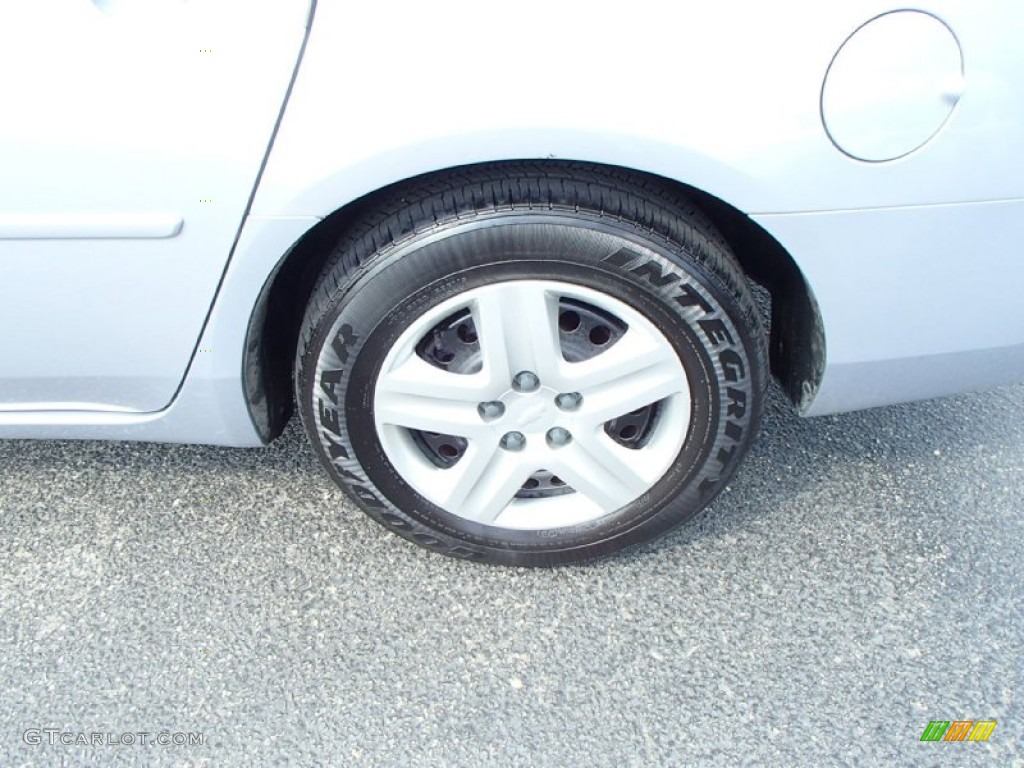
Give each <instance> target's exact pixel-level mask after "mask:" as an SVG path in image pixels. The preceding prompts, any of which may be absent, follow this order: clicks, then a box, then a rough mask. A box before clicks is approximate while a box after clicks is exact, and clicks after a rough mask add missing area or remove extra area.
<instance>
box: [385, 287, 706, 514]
mask: <svg viewBox="0 0 1024 768" xmlns="http://www.w3.org/2000/svg"><path fill="white" fill-rule="evenodd" d="M689 394H690V393H689V387H688V384H687V379H686V373H685V370H684V368H683V365H682V362H681V361H680V359H679V357H678V354H677V353H676V351H675V348H674V347H673V345H672V344H670V343H669V341H668V339H667V338H666V337H665V336H664V334H662V333H661V331H660V330H658V328H657V327H656V326H655V325H654V324H653V323H652V322H651V321H650V320H649V319H647V318H646V317H645V316H644V315H642V314H641V313H640V312H638V311H637V310H636V309H634V308H633V307H631V306H630V305H628V304H626V303H625V302H623V301H621V300H619V299H617V298H614V297H612V296H609V295H607V294H604V293H602V292H598V291H595V290H591V289H588V288H583V287H581V286H576V285H573V284H570V283H562V282H555V281H547V280H517V281H509V282H502V283H495V284H492V285H488V286H484V287H480V288H475V289H471V290H469V291H466V292H465V293H462V294H460V295H458V296H456V297H454V298H452V299H450V300H448V301H445V302H443V303H442V304H440V305H439V306H437V307H434V308H433V309H432V310H430V311H428V312H426V313H425V314H423V315H422V316H421V317H419V318H418V319H417V320H416V321H414V322H413V324H412V325H411V326H410V327H409V328H407V329H406V331H405V332H404V333H403V334H402V335H401V337H400V338H399V339H398V340H397V342H396V343H395V344H394V345H393V346H392V348H391V350H390V351H389V352H388V355H387V356H386V358H385V360H384V364H383V366H382V369H381V373H380V376H379V378H378V380H377V385H376V390H375V393H374V420H375V424H376V428H377V433H378V436H379V438H380V440H381V443H382V445H383V447H384V451H385V453H386V454H387V456H388V458H389V460H390V461H391V463H392V465H393V466H394V467H395V469H396V470H397V471H398V473H399V474H400V475H401V476H402V478H403V479H404V480H405V481H406V482H407V483H408V484H409V485H410V486H412V487H413V488H414V489H415V490H416V491H417V492H418V493H419V494H420V495H422V496H424V497H426V498H427V499H429V500H430V501H431V502H433V503H434V504H436V505H438V506H439V507H441V508H443V509H444V510H446V511H447V512H449V513H451V514H454V515H458V516H459V517H462V518H465V519H467V520H472V521H475V522H479V523H481V524H485V525H493V526H500V527H504V528H515V529H532V530H540V529H550V528H558V527H562V526H567V525H577V524H580V523H584V522H587V521H590V520H594V519H597V518H599V517H602V516H604V515H607V514H610V513H613V512H615V511H616V510H618V509H619V508H621V507H623V506H625V505H627V504H629V503H630V502H632V501H634V500H635V499H637V498H638V497H640V496H641V495H643V494H644V493H646V492H647V491H648V490H650V488H651V487H652V486H653V485H654V484H655V483H656V482H657V481H658V480H659V479H660V478H661V476H662V475H663V474H664V473H665V471H666V470H667V469H668V468H669V467H670V466H671V465H672V463H673V462H674V461H675V459H676V457H677V455H678V453H679V450H680V448H681V447H682V444H683V441H684V440H685V437H686V433H687V429H688V426H689V418H690V397H689Z"/></svg>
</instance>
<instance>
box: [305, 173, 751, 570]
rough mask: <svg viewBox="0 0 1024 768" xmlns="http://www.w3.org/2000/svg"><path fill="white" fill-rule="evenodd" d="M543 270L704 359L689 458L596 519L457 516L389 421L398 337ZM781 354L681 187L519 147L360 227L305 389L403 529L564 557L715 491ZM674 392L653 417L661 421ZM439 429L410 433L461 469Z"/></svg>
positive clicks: (325, 441)
mask: <svg viewBox="0 0 1024 768" xmlns="http://www.w3.org/2000/svg"><path fill="white" fill-rule="evenodd" d="M537 280H546V281H552V283H551V284H554V285H562V286H568V285H570V284H572V285H573V286H578V287H579V290H581V291H586V290H589V291H591V292H593V293H592V295H594V296H598V295H600V296H602V297H608V301H609V302H617V303H615V304H614V306H623V307H628V308H629V309H630V310H631V311H636V312H639V313H640V315H642V317H643V318H644V319H645V320H646V321H647V322H649V323H650V324H651V326H652V327H653V328H655V329H657V331H658V332H660V333H661V334H663V337H664V339H665V340H667V341H668V343H669V345H670V346H671V351H672V352H673V353H674V355H675V357H676V358H678V360H679V361H680V363H681V365H682V369H683V370H685V372H686V379H687V382H688V387H689V400H688V401H687V402H688V407H689V422H688V423H689V426H688V429H685V430H681V431H685V436H680V437H679V438H678V439H679V440H681V447H680V448H679V450H678V454H674V455H675V458H674V459H673V460H672V461H671V466H669V467H668V469H667V470H665V471H664V474H662V475H661V476H660V478H659V479H657V480H656V481H655V482H653V484H652V485H651V486H650V487H649V488H648V489H647V490H646V491H644V492H643V493H642V494H641V495H640V496H639V497H637V498H635V499H634V500H633V501H631V502H628V503H626V504H625V505H624V506H622V507H621V508H618V509H615V510H614V511H612V512H608V513H607V514H602V515H601V516H599V517H596V518H595V519H588V520H587V521H585V522H583V523H580V524H572V525H566V526H562V527H556V528H537V529H527V530H521V529H514V528H507V527H501V526H496V525H489V524H482V523H480V522H477V521H474V520H470V519H468V518H466V517H463V516H460V515H458V514H453V513H452V512H450V511H448V510H446V509H444V508H442V507H441V506H439V505H438V504H435V503H433V502H432V501H430V500H428V499H427V498H426V497H425V496H424V494H423V493H421V492H420V491H422V490H423V486H422V484H421V485H417V484H416V483H415V482H413V481H411V480H410V481H408V482H407V478H406V477H405V475H403V472H401V471H399V469H396V466H395V465H394V464H393V463H392V461H391V457H389V454H388V452H387V450H385V447H384V443H386V442H387V441H386V440H384V442H383V443H382V437H381V434H379V433H378V429H377V428H376V427H375V412H374V403H375V400H374V397H375V391H376V387H377V381H378V377H379V376H382V375H383V374H382V365H383V364H384V362H385V359H386V358H387V359H390V358H388V355H389V353H390V352H391V350H392V347H393V346H394V345H395V342H396V340H397V339H398V338H399V337H400V336H401V334H402V333H403V332H404V331H405V330H406V328H408V327H410V325H411V324H414V323H416V322H417V318H421V317H423V316H424V313H425V312H428V311H430V309H431V308H432V307H436V306H437V305H439V304H441V303H442V302H445V301H449V300H451V301H458V298H457V297H461V296H464V295H465V296H468V295H471V293H472V291H477V290H481V289H484V290H486V289H485V287H486V286H494V285H498V284H504V283H509V284H510V285H512V284H513V283H512V282H511V281H537ZM516 284H519V285H533V284H534V283H516ZM558 301H568V300H567V299H561V298H560V299H558ZM558 306H559V309H558V311H559V312H564V310H563V309H562V307H563V304H559V305H558ZM586 311H591V310H590V309H587V310H586ZM598 311H599V309H593V312H594V313H596V312H598ZM561 316H563V315H560V317H561ZM613 321H614V318H613V319H612V320H610V321H609V322H610V323H611V322H613ZM595 322H596V321H595ZM462 330H464V328H463V329H462ZM445 332H446V333H447V331H445ZM460 332H461V331H460ZM433 333H434V335H435V336H437V333H440V331H437V330H436V329H435V331H434V332H433ZM556 333H559V334H560V333H561V332H560V331H557V330H556ZM424 338H425V339H426V337H424ZM559 338H560V339H561V338H564V337H563V336H559ZM419 343H420V344H421V345H422V344H428V347H429V343H428V342H427V341H426V340H424V341H422V342H419ZM430 343H433V342H430ZM436 343H437V344H440V343H441V342H436ZM480 343H481V344H482V342H480ZM428 347H423V349H427V348H428ZM417 349H418V350H420V351H419V352H418V353H417V354H419V355H420V356H421V357H423V356H424V354H425V353H423V351H422V349H421V348H420V347H417ZM469 354H470V353H466V355H469ZM510 354H511V353H510ZM562 354H563V356H565V355H567V354H568V353H567V352H566V350H565V348H564V347H563V349H562ZM581 354H583V353H581ZM580 359H583V358H580ZM766 359H767V350H766V338H765V333H764V330H763V328H762V326H761V320H760V315H759V312H758V310H757V307H756V305H755V302H754V300H753V298H752V296H751V294H750V292H749V289H748V287H747V285H746V282H745V280H744V278H743V275H742V272H741V270H740V268H739V266H738V265H737V263H736V261H735V259H734V257H733V256H732V254H731V253H730V252H729V250H728V247H727V246H726V244H725V242H724V241H723V240H722V238H721V237H720V236H719V235H718V234H717V232H716V231H715V230H714V229H713V227H712V226H711V225H710V224H709V223H708V221H707V220H706V219H705V218H704V217H703V216H702V215H701V214H700V213H699V212H698V211H696V210H695V209H694V208H693V207H692V206H691V205H690V203H689V202H688V201H687V200H686V199H685V198H683V197H681V196H680V195H678V194H677V193H676V192H675V191H674V190H673V189H672V188H670V187H668V186H667V185H663V184H662V183H660V182H659V181H658V180H656V179H649V178H646V177H640V176H635V175H632V174H629V173H626V172H619V171H615V170H608V169H595V168H592V167H589V166H582V165H576V164H569V163H540V162H537V163H502V164H494V165H488V166H481V167H476V168H472V169H466V170H461V171H456V172H453V173H452V174H450V175H446V176H445V177H443V178H440V179H437V178H434V179H431V180H427V181H423V182H418V183H417V182H413V183H412V184H410V185H407V186H405V187H404V188H402V189H401V190H400V191H399V192H397V193H396V194H394V195H391V196H389V197H386V198H385V199H383V200H381V201H378V203H377V204H376V206H375V207H374V209H373V211H372V212H371V213H368V214H367V215H366V216H365V218H364V219H363V224H362V225H360V226H357V227H354V228H353V229H352V230H351V231H350V233H349V235H348V236H347V237H346V238H345V239H344V240H343V241H342V242H341V243H340V244H339V245H338V247H337V249H336V250H335V252H334V253H333V255H332V257H331V258H330V259H329V261H328V263H327V265H326V267H325V269H324V272H323V274H322V276H321V278H320V282H319V284H318V287H317V288H316V290H315V291H314V294H313V296H312V298H311V300H310V303H309V306H308V308H307V311H306V316H305V320H304V325H303V330H302V333H301V337H300V341H299V347H298V351H297V361H296V394H297V401H298V404H299V411H300V414H301V417H302V421H303V424H304V425H305V428H306V430H307V433H308V435H309V437H310V440H311V442H312V443H313V445H314V447H315V450H316V451H317V453H318V455H319V456H320V459H321V460H322V462H323V463H324V465H325V467H326V468H327V471H328V473H329V474H330V475H331V477H332V478H333V479H334V480H335V481H336V482H337V483H338V485H339V486H340V487H341V488H342V489H344V491H345V492H346V493H347V494H348V495H349V496H350V497H351V498H352V499H353V500H354V501H355V503H356V504H357V505H359V506H360V507H361V508H362V509H363V510H364V511H365V512H366V513H367V514H368V515H370V516H371V517H372V518H373V519H375V520H377V521H378V522H380V523H381V524H383V525H384V526H385V527H387V528H389V529H391V530H392V531H394V532H396V533H398V534H399V535H401V536H403V537H405V538H407V539H410V540H411V541H413V542H415V543H417V544H419V545H421V546H424V547H427V548H429V549H432V550H435V551H438V552H441V553H443V554H447V555H452V556H457V557H463V558H468V559H474V560H478V561H483V562H489V563H502V564H510V565H557V564H564V563H571V562H579V561H584V560H589V559H593V558H597V557H601V556H605V555H609V554H612V553H614V552H617V551H620V550H621V549H623V548H624V547H628V546H631V545H635V544H639V543H641V542H646V541H649V540H650V539H652V538H654V537H656V536H659V535H661V534H663V533H665V532H666V531H669V530H670V529H672V528H674V527H675V526H677V525H679V524H680V523H682V522H684V521H686V520H687V519H689V518H691V517H693V516H694V515H695V514H696V513H697V512H699V511H700V510H701V509H702V508H703V507H704V506H705V505H707V504H708V502H710V501H711V499H712V498H714V497H715V495H716V494H717V493H718V492H719V491H720V490H721V489H722V488H723V487H724V486H725V484H726V482H727V481H728V479H729V478H730V477H731V476H732V474H733V473H734V472H735V470H736V468H737V466H738V465H739V463H740V462H741V460H742V458H743V456H744V455H745V453H746V451H747V449H748V447H749V445H750V444H751V441H752V440H753V437H754V435H755V432H756V430H757V426H758V423H759V420H760V415H761V410H762V407H763V402H764V393H765V388H766V386H767V366H766ZM436 365H437V366H438V367H441V365H442V364H441V363H437V364H436ZM467 365H468V363H467ZM466 370H468V369H466ZM463 372H464V371H463ZM517 396H518V395H517ZM510 397H511V396H510ZM673 402H679V401H673ZM674 407H677V408H678V406H674ZM510 408H511V406H510ZM659 408H662V406H661V405H654V406H650V407H649V408H648V409H647V410H646V411H644V414H645V415H644V416H643V418H646V419H648V422H649V423H650V424H657V419H658V418H662V417H660V416H659V415H658V413H659V411H658V409H659ZM677 412H678V411H677ZM510 418H511V417H510ZM524 418H525V417H524ZM535 421H536V419H535ZM517 423H518V422H517ZM538 423H539V422H538ZM617 423H618V420H616V424H617ZM645 429H653V427H645ZM665 429H667V427H665ZM634 431H635V430H634ZM606 432H607V427H606ZM425 434H431V435H432V434H434V433H421V432H416V431H412V432H410V433H409V436H410V437H409V439H415V440H420V441H421V442H417V443H416V445H418V446H420V447H421V448H423V450H424V451H425V452H426V455H428V456H429V457H430V458H431V461H434V463H435V464H436V465H437V466H438V468H439V470H438V471H440V472H443V471H445V465H444V458H443V457H440V459H439V460H435V459H437V456H435V454H434V453H430V451H433V450H435V449H434V448H431V446H429V445H426V444H425V443H422V439H426V438H422V439H421V437H422V435H425ZM452 434H457V431H454V430H453V432H452ZM548 434H549V435H550V433H548ZM609 434H611V433H609ZM620 434H622V435H624V434H625V431H623V432H621V433H620ZM403 439H405V438H403ZM533 439H534V438H531V440H533ZM601 439H603V438H601ZM665 439H668V438H665ZM616 440H619V441H620V444H622V445H623V446H624V447H626V448H630V449H632V448H634V447H635V446H633V445H627V444H625V443H621V439H620V438H618V437H616ZM531 445H532V446H536V445H537V443H536V442H535V441H534V442H533V443H531ZM445 447H450V446H445ZM463 448H464V445H463ZM538 450H539V449H538ZM616 450H618V449H616ZM673 451H674V449H673ZM435 453H436V451H435ZM496 455H497V454H496ZM631 455H632V454H631ZM637 455H638V456H639V454H637ZM459 460H461V457H460V458H458V459H455V461H459ZM431 471H432V470H431ZM513 479H514V478H513ZM548 479H549V480H550V481H551V482H552V484H553V483H554V481H555V480H558V478H548ZM528 482H533V478H532V477H531V479H530V480H529V481H528ZM523 487H524V488H525V487H526V485H524V486H523ZM544 493H546V494H549V495H551V494H555V493H556V492H555V490H552V489H548V490H546V491H544ZM527 495H528V494H527ZM516 503H517V504H520V503H521V502H519V501H517V502H516ZM530 503H532V502H530ZM544 503H545V504H548V505H553V504H555V503H556V502H552V501H545V502H544ZM558 503H562V504H564V503H566V502H558ZM551 508H552V509H555V507H554V506H551Z"/></svg>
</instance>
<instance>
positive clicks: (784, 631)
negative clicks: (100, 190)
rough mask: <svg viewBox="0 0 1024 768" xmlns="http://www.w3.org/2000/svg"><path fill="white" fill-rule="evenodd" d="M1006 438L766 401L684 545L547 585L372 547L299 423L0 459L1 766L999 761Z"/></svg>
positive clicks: (1013, 595) (1012, 551) (1014, 404)
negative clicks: (971, 733)
mask: <svg viewBox="0 0 1024 768" xmlns="http://www.w3.org/2000/svg"><path fill="white" fill-rule="evenodd" d="M1022 414H1024V385H1022V386H1017V387H1009V388H1004V389H1000V390H996V391H993V392H989V393H985V394H977V395H966V396H962V397H956V398H950V399H945V400H940V401H934V402H929V403H921V404H913V405H905V406H897V407H892V408H886V409H878V410H873V411H868V412H863V413H858V414H849V415H842V416H837V417H824V418H819V419H810V420H801V419H799V418H797V417H796V416H795V415H793V413H792V412H791V411H790V410H789V409H788V407H787V406H786V405H785V404H783V403H782V402H781V400H780V398H779V397H778V395H777V394H776V395H774V396H773V400H772V403H771V405H770V407H769V410H768V412H767V414H766V417H765V421H764V424H763V426H762V430H761V434H760V436H759V438H758V441H757V444H756V446H755V448H754V450H753V451H752V453H751V455H750V457H749V458H748V460H747V462H746V465H745V467H744V468H743V469H742V470H741V472H740V474H739V475H738V476H737V477H736V478H735V480H734V481H733V483H732V485H731V486H730V487H729V489H728V490H727V491H726V492H725V493H724V494H723V495H722V496H720V497H719V498H718V499H717V500H716V501H715V503H714V504H713V505H712V507H711V508H710V509H709V510H707V511H706V512H705V513H703V514H702V515H701V516H700V517H698V518H697V519H696V520H695V521H693V522H692V523H691V524H690V525H688V526H686V527H684V528H683V529H680V530H679V531H677V532H675V533H674V534H672V535H670V536H669V537H667V538H664V539H662V540H661V541H659V542H657V543H656V544H652V545H649V546H647V547H644V548H642V549H639V550H636V551H634V552H631V553H629V554H627V555H625V556H622V557H619V558H617V559H613V560H608V561H604V562H601V563H599V564H596V565H590V566H581V567H572V568H562V569H559V570H547V571H545V570H525V569H523V570H520V569H509V568H496V567H487V566H480V565H475V564H471V563H465V562H461V561H456V560H450V559H446V558H443V557H440V556H438V555H434V554H431V553H429V552H426V551H423V550H420V549H418V548H416V547H414V546H413V545H411V544H408V543H406V542H404V541H402V540H401V539H399V538H397V537H395V536H393V535H391V534H389V533H388V532H387V531H385V530H384V529H383V528H381V527H379V526H377V525H376V524H375V523H373V522H372V521H370V520H369V519H368V518H365V517H364V516H363V515H362V514H361V513H360V512H358V511H357V510H355V509H354V508H352V507H351V506H350V505H348V504H347V503H346V502H345V501H344V499H343V497H342V495H341V493H340V492H339V491H337V490H335V489H334V487H333V486H332V485H331V483H330V481H329V480H328V479H327V477H326V475H325V474H324V473H323V471H322V470H321V468H320V466H319V465H318V464H317V462H316V461H315V459H314V457H313V454H312V452H311V451H310V450H309V449H308V448H307V447H306V446H305V443H304V441H303V436H302V434H301V431H300V430H299V429H298V425H297V424H296V423H294V422H293V424H292V425H291V427H290V428H289V429H288V431H287V432H286V434H285V435H284V436H283V437H282V438H281V439H280V440H279V441H278V442H277V443H275V444H274V445H272V446H271V447H269V448H266V449H263V450H240V449H239V450H235V449H222V448H210V447H195V446H168V445H146V444H132V443H120V444H114V443H96V442H52V441H45V442H31V441H10V442H0V766H57V765H70V766H115V765H183V766H184V765H188V766H218V767H219V766H234V765H239V766H243V765H244V766H264V765H303V766H306V765H308V766H312V765H330V766H416V767H417V768H419V767H420V766H435V765H436V766H474V767H477V766H489V765H495V766H505V765H509V766H616V768H619V767H621V766H644V767H645V768H647V767H649V766H682V765H716V766H718V765H720V766H730V767H733V766H748V765H749V766H814V767H815V768H818V767H819V766H832V765H850V766H888V765H899V766H916V765H921V766H932V765H937V766H938V765H951V766H952V765H956V766H973V765H979V766H981V765H985V766H994V765H998V766H1024V702H1022V696H1024V688H1022V684H1024V585H1022V581H1024V580H1022V578H1021V577H1022V573H1024V418H1022ZM983 719H984V720H995V721H996V722H997V725H996V727H995V729H994V730H993V731H992V734H991V736H990V737H989V740H988V741H987V742H983V743H980V742H955V743H954V742H938V743H933V742H922V741H920V738H921V735H922V733H923V731H924V730H925V728H926V726H928V723H929V721H931V720H943V721H945V720H949V721H957V720H983ZM158 740H159V741H165V742H169V743H158ZM82 742H85V743H82ZM190 742H191V743H190Z"/></svg>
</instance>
